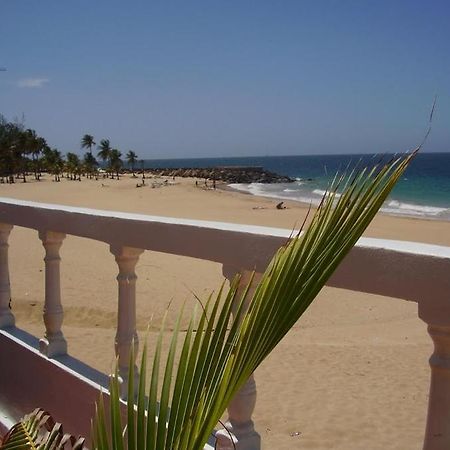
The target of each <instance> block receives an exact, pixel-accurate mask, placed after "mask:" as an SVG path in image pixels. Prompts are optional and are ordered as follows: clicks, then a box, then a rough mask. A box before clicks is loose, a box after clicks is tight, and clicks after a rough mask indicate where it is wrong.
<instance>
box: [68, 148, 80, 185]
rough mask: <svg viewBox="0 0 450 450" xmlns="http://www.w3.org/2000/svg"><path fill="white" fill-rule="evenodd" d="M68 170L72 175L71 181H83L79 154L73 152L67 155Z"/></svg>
mask: <svg viewBox="0 0 450 450" xmlns="http://www.w3.org/2000/svg"><path fill="white" fill-rule="evenodd" d="M66 169H67V172H68V173H69V174H70V179H71V180H78V181H81V164H80V158H79V157H78V155H77V154H75V153H71V152H69V153H67V162H66ZM77 176H78V178H77Z"/></svg>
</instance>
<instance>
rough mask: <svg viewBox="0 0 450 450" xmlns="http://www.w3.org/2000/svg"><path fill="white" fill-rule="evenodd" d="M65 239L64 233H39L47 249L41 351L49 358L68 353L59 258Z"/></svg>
mask: <svg viewBox="0 0 450 450" xmlns="http://www.w3.org/2000/svg"><path fill="white" fill-rule="evenodd" d="M65 237H66V235H65V234H64V233H58V232H54V231H40V232H39V239H40V240H41V241H42V245H43V246H44V249H45V257H44V261H45V303H44V324H45V335H44V338H43V339H41V340H40V341H39V349H40V350H41V352H42V353H43V354H44V355H47V356H48V357H49V358H52V357H55V356H59V355H65V354H66V353H67V342H66V340H65V338H64V336H63V333H62V330H61V326H62V323H63V318H64V312H63V307H62V304H61V282H60V261H61V257H60V256H59V250H60V248H61V245H62V243H63V240H64V239H65Z"/></svg>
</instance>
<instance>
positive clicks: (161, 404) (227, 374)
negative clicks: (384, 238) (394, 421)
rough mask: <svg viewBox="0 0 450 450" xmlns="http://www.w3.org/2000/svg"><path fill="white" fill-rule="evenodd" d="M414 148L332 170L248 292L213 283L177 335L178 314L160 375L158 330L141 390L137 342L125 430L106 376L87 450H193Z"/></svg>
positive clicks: (343, 251) (365, 221) (346, 247)
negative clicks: (306, 218) (305, 223)
mask: <svg viewBox="0 0 450 450" xmlns="http://www.w3.org/2000/svg"><path fill="white" fill-rule="evenodd" d="M415 153H416V152H414V153H412V154H406V155H401V156H399V157H396V158H393V159H392V160H391V161H389V162H388V163H383V162H382V161H380V162H377V163H375V164H374V165H373V167H372V168H357V169H355V170H353V171H351V172H350V173H349V174H348V175H342V176H337V177H336V178H335V180H334V181H333V183H332V185H331V186H330V189H329V192H328V193H327V194H326V195H325V196H324V198H323V200H322V203H321V205H320V206H319V208H318V210H317V211H316V213H315V214H314V216H313V218H312V220H311V223H310V225H309V227H308V228H307V229H306V230H305V231H304V232H303V234H300V233H299V234H298V235H297V236H295V237H293V238H292V239H291V240H290V241H289V242H288V243H287V244H286V245H285V246H283V247H282V248H281V249H280V250H279V251H278V252H277V253H276V255H275V256H274V258H273V260H272V262H271V263H270V265H269V266H268V268H267V270H266V271H265V273H264V274H263V275H262V278H261V280H260V282H259V283H258V285H257V287H256V289H255V291H254V293H253V294H252V295H251V294H250V289H249V286H248V287H247V289H246V290H245V292H244V293H241V291H240V289H238V288H239V283H240V279H239V277H236V279H235V280H234V281H233V282H232V283H231V287H230V290H229V291H228V292H227V293H225V291H224V289H221V290H220V292H219V294H218V295H217V296H215V297H212V296H211V297H210V298H209V299H208V301H207V302H206V303H205V305H203V307H202V310H201V312H200V313H199V312H198V311H196V312H194V313H193V315H192V317H191V319H190V322H189V326H188V328H187V331H186V332H185V334H184V337H183V338H182V339H181V336H180V332H179V324H180V320H181V315H182V314H180V318H179V320H178V323H177V325H176V327H175V330H174V332H173V334H172V338H171V343H170V347H169V353H168V356H167V358H166V361H165V368H164V370H163V371H162V377H161V376H160V371H161V367H160V366H161V363H162V360H161V353H162V343H163V336H164V330H162V331H161V333H160V337H159V339H158V342H157V346H156V349H155V354H154V359H153V367H152V370H151V374H150V384H149V389H148V391H147V390H146V380H145V372H146V353H147V348H146V346H145V348H144V355H143V357H142V362H141V368H140V373H141V378H140V381H139V386H138V389H137V391H138V394H137V406H135V405H134V404H133V402H132V401H129V402H128V415H127V419H126V433H123V430H124V429H125V423H123V422H122V418H121V415H120V404H119V382H118V379H117V376H116V377H113V378H112V382H111V402H110V403H111V411H110V419H109V420H108V419H107V418H106V414H105V411H104V407H103V403H102V402H100V404H99V406H98V413H97V416H96V419H95V422H94V427H93V429H94V440H93V448H94V449H98V450H107V449H108V450H109V449H114V450H121V449H124V448H128V449H137V450H144V449H146V450H147V449H148V450H199V449H202V448H203V446H204V445H205V443H206V442H207V440H208V438H209V436H210V435H211V433H212V431H213V429H214V427H215V426H216V425H217V423H218V421H219V420H220V417H221V416H222V414H223V413H224V411H225V409H226V407H227V405H228V404H229V403H230V401H231V399H232V398H233V396H234V395H235V394H236V393H237V391H238V390H239V389H240V388H241V387H242V386H243V384H244V383H245V382H246V380H247V379H248V377H249V376H250V375H251V374H252V373H253V372H254V371H255V369H256V368H257V367H258V366H259V364H261V362H262V361H263V360H264V359H265V358H266V357H267V356H268V355H269V353H270V352H271V351H272V350H273V349H274V347H275V346H276V345H277V344H278V343H279V342H280V340H281V339H282V338H283V337H284V336H285V335H286V333H287V332H288V331H289V330H290V329H291V328H292V326H293V325H294V324H295V323H296V322H297V320H298V319H299V318H300V316H301V315H302V314H303V313H304V312H305V310H306V309H307V307H308V306H309V305H310V304H311V302H312V301H313V300H314V298H315V297H316V296H317V294H318V293H319V291H320V290H321V289H322V287H323V286H324V285H325V283H326V281H327V280H328V279H329V277H330V276H331V274H332V273H333V272H334V270H335V269H336V267H337V266H338V265H339V263H340V262H341V261H342V259H343V258H344V257H345V255H347V253H348V252H349V251H350V249H351V248H352V247H353V246H354V245H355V243H356V241H357V240H358V239H359V238H360V236H361V235H362V233H363V232H364V230H365V229H366V228H367V226H368V225H369V223H370V222H371V220H372V219H373V217H374V216H375V214H376V213H377V211H378V210H379V208H380V207H381V205H382V204H383V202H384V201H385V200H386V198H387V196H388V194H389V192H390V191H391V190H392V188H393V187H394V185H395V183H396V182H397V180H398V179H399V177H400V176H401V175H402V173H403V172H404V171H405V169H406V167H407V166H408V164H409V163H410V162H411V160H412V159H413V157H414V156H415ZM338 190H339V191H340V192H341V193H340V195H337V191H338ZM250 296H251V299H250V298H249V297H250ZM249 300H251V301H249ZM247 304H248V305H249V306H248V308H247V306H246V305H247ZM197 314H198V316H199V317H198V320H197V319H196V315H197ZM178 340H182V343H181V346H179V345H177V344H178ZM177 348H181V350H178V352H177ZM131 360H133V356H132V359H131ZM133 379H134V366H133V364H130V373H129V380H130V386H129V397H128V398H133V392H134V386H133V384H132V382H131V380H133ZM108 429H110V430H111V433H108V432H107V431H106V430H108Z"/></svg>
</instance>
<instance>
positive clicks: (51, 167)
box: [43, 147, 64, 182]
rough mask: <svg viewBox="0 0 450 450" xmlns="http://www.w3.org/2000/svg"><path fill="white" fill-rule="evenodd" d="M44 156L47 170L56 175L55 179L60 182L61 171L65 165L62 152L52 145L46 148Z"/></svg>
mask: <svg viewBox="0 0 450 450" xmlns="http://www.w3.org/2000/svg"><path fill="white" fill-rule="evenodd" d="M43 153H44V158H43V163H44V167H45V168H46V170H47V171H48V172H49V173H51V174H52V175H54V177H55V179H54V181H56V182H59V181H61V180H60V177H59V175H60V173H61V171H62V169H63V167H64V161H63V158H62V155H61V152H60V151H58V150H57V149H56V148H54V149H51V148H50V147H46V148H45V149H44V152H43Z"/></svg>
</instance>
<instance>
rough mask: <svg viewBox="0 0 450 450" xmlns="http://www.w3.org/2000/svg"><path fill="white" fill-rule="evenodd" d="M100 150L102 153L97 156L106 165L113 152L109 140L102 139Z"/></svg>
mask: <svg viewBox="0 0 450 450" xmlns="http://www.w3.org/2000/svg"><path fill="white" fill-rule="evenodd" d="M98 149H99V150H100V151H99V152H98V153H97V156H98V157H99V158H101V160H102V161H103V163H104V164H105V163H106V162H107V161H109V159H110V154H111V150H112V149H111V144H110V142H109V139H102V140H101V141H100V145H99V146H98Z"/></svg>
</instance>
